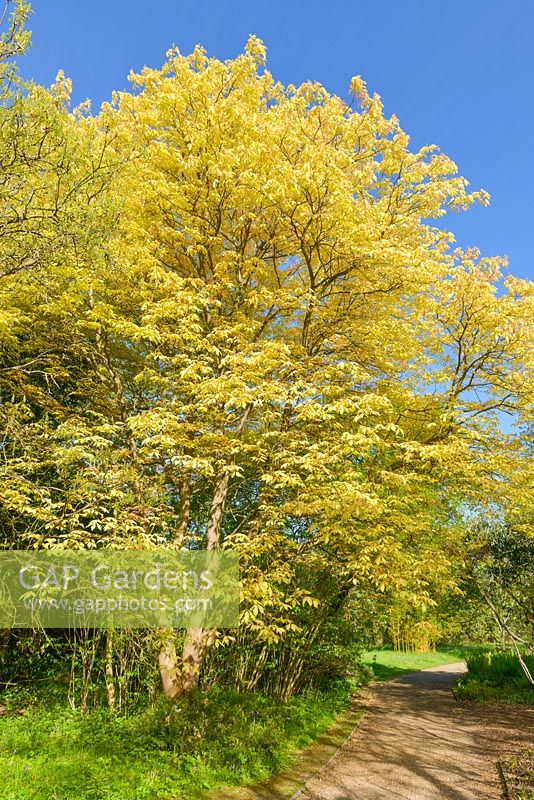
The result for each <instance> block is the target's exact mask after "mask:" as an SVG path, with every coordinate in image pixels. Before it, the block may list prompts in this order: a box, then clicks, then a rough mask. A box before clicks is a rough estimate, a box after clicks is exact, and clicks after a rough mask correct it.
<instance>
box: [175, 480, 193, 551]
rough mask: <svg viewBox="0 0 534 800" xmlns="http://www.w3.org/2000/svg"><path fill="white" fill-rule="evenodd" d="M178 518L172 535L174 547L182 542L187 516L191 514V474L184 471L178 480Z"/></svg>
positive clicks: (186, 525)
mask: <svg viewBox="0 0 534 800" xmlns="http://www.w3.org/2000/svg"><path fill="white" fill-rule="evenodd" d="M178 489H179V493H180V519H179V522H178V527H177V529H176V533H175V535H174V541H173V543H174V545H175V547H182V546H183V544H184V540H185V536H186V534H187V528H188V526H189V516H190V514H191V475H190V474H189V473H186V474H185V475H184V476H183V477H182V478H181V480H180V484H179V487H178Z"/></svg>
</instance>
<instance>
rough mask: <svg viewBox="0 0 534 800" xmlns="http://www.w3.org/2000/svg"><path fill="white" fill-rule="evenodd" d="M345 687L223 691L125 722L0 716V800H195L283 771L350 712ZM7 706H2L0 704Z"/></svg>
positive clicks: (30, 713)
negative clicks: (280, 695) (267, 693)
mask: <svg viewBox="0 0 534 800" xmlns="http://www.w3.org/2000/svg"><path fill="white" fill-rule="evenodd" d="M349 695H350V687H349V686H348V685H346V684H343V683H339V684H337V685H336V686H334V687H331V689H330V690H329V691H327V692H322V693H321V694H318V693H316V694H308V695H306V696H302V697H296V698H293V699H292V700H291V701H290V702H289V703H287V704H286V705H283V706H281V705H280V704H279V703H277V702H276V701H275V700H273V699H272V698H266V697H262V696H260V695H255V694H247V695H243V694H237V693H235V692H231V691H227V690H224V691H223V690H219V691H217V690H215V691H211V692H209V693H202V692H198V693H196V695H194V696H193V697H191V698H188V699H184V700H183V701H182V702H180V703H178V704H176V705H169V704H168V703H165V702H163V701H162V702H160V703H159V704H158V705H157V706H156V707H155V708H154V709H150V710H145V711H142V712H139V713H137V714H135V715H133V716H131V717H126V718H124V717H115V716H113V715H111V714H109V713H108V712H105V711H95V712H91V713H90V714H87V715H83V714H80V713H78V712H73V711H71V710H67V709H66V708H65V705H64V704H61V705H59V704H57V703H56V704H55V705H52V706H51V707H49V708H48V709H46V708H43V707H42V704H40V705H38V706H35V707H31V706H30V707H27V708H26V709H25V711H24V713H21V711H22V710H23V709H18V710H17V709H16V708H15V707H13V706H12V707H11V708H9V707H8V713H7V714H5V715H4V716H1V717H0V785H1V787H2V790H1V797H2V800H125V798H128V800H182V799H185V798H187V800H194V799H195V798H201V797H204V796H205V795H206V793H207V790H208V789H209V788H211V787H213V786H216V785H221V784H225V783H226V784H234V785H236V784H237V785H238V784H245V783H253V782H256V781H259V780H264V779H265V778H266V777H268V776H269V775H270V774H272V773H273V772H275V771H279V770H281V769H283V768H285V767H286V766H288V765H289V764H290V763H291V761H292V758H293V756H294V754H295V752H296V751H297V750H298V749H300V748H302V747H304V746H305V745H307V744H308V743H309V742H311V741H312V740H313V739H315V738H316V737H317V736H318V735H319V734H320V733H321V732H322V731H324V730H325V729H326V728H327V727H328V726H329V725H330V723H331V722H332V720H333V719H334V718H335V717H336V716H337V715H338V714H339V713H340V712H341V711H342V710H344V708H345V707H346V705H347V702H348V699H349ZM1 702H4V700H2V701H0V703H1Z"/></svg>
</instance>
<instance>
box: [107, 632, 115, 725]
mask: <svg viewBox="0 0 534 800" xmlns="http://www.w3.org/2000/svg"><path fill="white" fill-rule="evenodd" d="M104 675H105V679H106V693H107V696H108V707H109V708H110V709H111V710H112V711H115V708H116V706H117V697H116V692H115V673H114V670H113V633H112V631H108V632H107V634H106V644H105V650H104Z"/></svg>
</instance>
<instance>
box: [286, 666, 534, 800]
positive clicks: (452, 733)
mask: <svg viewBox="0 0 534 800" xmlns="http://www.w3.org/2000/svg"><path fill="white" fill-rule="evenodd" d="M463 671H465V665H464V664H463V662H462V663H459V664H449V665H447V666H442V667H435V668H433V669H427V670H423V671H422V672H415V673H412V674H410V675H405V676H404V677H402V678H399V679H397V680H394V681H390V682H388V683H387V684H382V685H380V686H377V687H376V688H375V689H374V691H373V692H372V693H371V696H370V700H369V703H368V705H367V708H366V713H365V717H364V720H363V722H362V723H361V724H360V725H359V726H358V728H356V730H355V731H354V732H353V734H352V735H351V737H350V738H349V740H348V741H347V743H346V744H345V745H344V746H343V747H342V748H341V749H340V750H339V751H338V752H337V753H336V755H335V756H334V757H333V758H332V759H331V760H330V762H329V763H328V764H327V766H326V767H325V768H324V769H323V770H321V772H320V773H319V774H318V775H316V776H315V778H312V780H310V781H309V782H308V783H307V784H306V787H305V789H304V790H303V791H302V792H301V793H300V794H299V795H298V798H299V800H497V799H498V798H502V796H503V794H502V785H501V783H500V778H499V773H498V771H497V766H496V762H497V760H498V759H499V758H500V757H504V756H505V755H507V754H509V753H513V752H516V751H517V750H518V749H520V748H521V747H525V746H532V745H534V718H533V717H534V709H533V708H530V707H517V706H516V707H515V708H507V707H504V706H493V707H485V708H483V707H481V708H480V709H479V708H476V707H472V706H466V705H462V704H460V703H457V702H456V701H455V700H454V697H453V695H452V693H451V691H450V689H451V686H452V685H453V684H454V682H455V680H456V679H457V678H458V676H459V675H460V674H461V673H462V672H463Z"/></svg>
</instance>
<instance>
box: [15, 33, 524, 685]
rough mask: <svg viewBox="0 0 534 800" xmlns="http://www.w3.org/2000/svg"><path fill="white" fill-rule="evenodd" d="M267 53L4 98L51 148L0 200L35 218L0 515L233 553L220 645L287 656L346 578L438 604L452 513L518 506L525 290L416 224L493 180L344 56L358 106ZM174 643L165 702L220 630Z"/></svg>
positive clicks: (346, 591)
mask: <svg viewBox="0 0 534 800" xmlns="http://www.w3.org/2000/svg"><path fill="white" fill-rule="evenodd" d="M264 59H265V52H264V48H263V45H262V43H261V42H260V41H259V40H258V39H256V38H255V37H252V38H251V39H250V40H249V42H248V44H247V47H246V50H245V52H244V53H243V54H242V55H240V56H238V57H237V58H236V59H233V60H231V61H228V62H224V63H223V62H220V61H218V60H216V59H208V58H207V57H206V55H205V53H204V51H203V50H202V49H201V48H196V49H195V51H194V52H193V53H192V54H191V55H190V56H182V55H180V54H179V53H178V52H177V51H174V50H173V51H171V52H169V54H168V60H167V61H166V63H165V64H164V66H163V67H162V69H161V70H151V69H145V70H143V72H142V73H141V75H138V76H133V77H132V81H133V91H132V92H131V93H128V92H124V93H119V94H117V95H116V96H115V98H114V101H113V103H112V104H108V105H105V106H104V107H103V109H102V110H101V112H100V113H99V114H98V115H97V116H96V117H92V116H90V115H88V114H87V113H81V112H80V111H79V112H77V113H76V112H75V113H70V112H69V111H68V110H67V107H66V105H65V100H66V95H67V94H68V92H67V90H68V84H67V83H66V82H65V80H64V78H62V77H60V79H59V82H58V84H57V85H56V87H55V88H54V89H53V90H52V92H45V91H44V90H34V91H33V92H30V93H29V94H28V95H27V96H24V97H21V98H20V99H19V101H18V103H19V108H20V109H21V110H20V111H19V112H18V113H22V114H23V117H24V121H25V125H24V134H20V135H23V136H26V137H29V138H28V140H27V142H26V140H24V141H25V142H26V144H25V147H26V150H28V152H33V151H32V150H31V147H34V146H35V143H38V142H39V141H40V139H39V136H38V135H36V134H35V133H31V131H32V130H34V131H37V132H41V133H42V130H43V128H42V124H43V120H44V121H45V122H46V125H47V126H48V127H47V128H46V136H45V139H44V141H45V143H46V147H48V148H49V149H48V150H47V153H48V156H47V159H46V165H47V166H46V168H45V167H44V166H43V168H42V169H41V168H39V167H37V166H36V164H37V162H31V167H28V168H27V162H28V159H25V160H23V161H22V162H21V163H20V164H19V162H18V161H17V160H15V161H16V169H17V170H18V172H16V173H15V174H16V175H17V176H19V178H18V183H16V185H17V187H20V188H19V190H18V192H19V193H18V194H17V193H15V195H14V198H15V199H14V200H13V201H10V202H13V203H15V202H16V203H18V204H19V205H18V206H17V208H18V207H21V208H23V209H26V208H27V207H29V206H28V202H26V201H25V200H24V198H26V197H30V199H31V202H33V198H34V197H35V196H39V197H40V198H41V199H40V200H39V204H38V205H39V208H40V209H42V208H45V209H48V210H49V211H50V213H48V211H47V213H45V214H44V215H43V214H42V213H41V215H40V216H39V215H38V216H37V217H34V216H33V215H29V216H28V215H27V214H26V212H24V213H21V212H17V215H18V217H21V218H22V219H24V220H26V219H27V220H28V221H27V223H25V227H24V228H23V230H22V232H20V231H19V232H17V233H16V235H15V233H14V234H13V241H14V242H16V249H15V250H14V251H13V252H15V257H13V256H12V255H10V258H11V259H12V261H11V262H10V263H12V267H10V269H9V271H8V274H6V275H5V276H4V280H3V283H0V291H2V292H3V298H4V299H5V308H6V309H8V312H7V313H8V314H10V315H11V316H10V317H9V321H8V324H7V325H6V331H7V333H6V335H5V339H4V344H3V346H4V352H5V357H6V358H7V359H8V361H7V362H6V365H7V369H4V370H3V372H2V373H0V376H2V379H3V380H4V384H3V386H2V392H3V394H2V397H3V400H4V419H5V422H4V431H5V433H4V442H3V445H2V456H3V466H2V470H3V478H4V486H5V489H4V494H3V498H2V505H1V507H0V514H2V519H3V520H4V521H5V522H4V536H5V541H6V543H7V544H13V543H14V542H20V543H23V544H25V545H26V546H38V547H42V546H45V547H116V548H117V547H118V548H130V547H171V548H181V547H188V548H198V547H205V548H207V549H208V550H217V549H219V548H231V549H233V550H235V551H237V552H238V553H239V555H240V559H241V568H242V581H241V590H242V625H243V627H242V631H241V632H240V636H242V639H241V641H245V640H246V641H247V642H248V643H249V644H250V643H252V644H251V646H252V647H254V646H258V647H259V648H260V650H261V652H267V649H268V648H271V650H272V652H275V654H276V658H280V659H283V658H286V656H287V653H288V652H289V645H290V643H291V642H293V644H294V645H295V648H296V647H297V645H298V648H297V649H298V650H299V652H300V653H303V652H304V651H305V650H306V648H307V647H308V649H309V646H311V645H314V646H315V644H314V643H317V642H320V641H322V640H321V636H323V634H324V635H326V633H324V632H325V631H328V630H329V629H330V628H331V624H332V619H333V618H334V616H335V615H337V614H340V613H341V611H342V609H343V608H344V607H345V606H344V604H345V605H346V608H351V607H353V604H354V602H355V601H356V599H357V598H358V597H361V596H362V595H364V594H369V595H372V594H375V595H380V596H389V597H391V602H392V604H399V603H402V604H403V605H404V606H406V607H408V608H411V609H418V608H422V607H423V606H425V605H429V604H432V603H433V602H434V598H435V597H436V596H437V595H439V593H440V592H442V591H444V590H445V589H447V588H449V587H451V586H453V585H454V574H453V571H452V569H451V565H452V564H456V563H457V560H458V553H459V551H460V550H461V548H462V547H463V542H462V525H461V522H462V515H461V509H462V507H465V505H466V504H471V505H473V504H477V503H479V504H483V503H484V501H485V498H486V497H487V496H491V497H492V498H493V502H494V503H497V504H500V505H502V506H503V507H506V506H509V505H510V504H511V503H512V502H514V498H515V497H517V491H516V490H515V489H514V488H513V487H514V486H515V484H516V479H517V476H518V475H520V474H524V465H525V448H524V445H523V443H522V441H521V440H520V439H518V438H514V437H511V436H506V435H504V434H503V433H502V431H501V430H500V429H499V427H498V414H499V413H501V411H502V410H506V411H509V412H510V413H514V414H517V415H519V416H522V417H523V418H526V417H527V416H528V414H529V409H530V408H531V406H532V399H533V398H532V392H533V386H534V382H533V380H532V367H533V361H532V350H531V349H529V348H531V345H532V321H531V320H532V318H533V316H532V305H533V293H532V286H531V285H530V284H528V283H527V282H521V281H517V280H515V279H511V278H510V279H508V281H507V282H506V287H505V288H506V290H507V291H506V293H505V294H503V295H500V294H499V293H498V292H497V285H498V282H499V280H500V269H501V268H502V260H501V259H481V258H480V257H479V254H478V253H476V252H474V251H466V252H462V251H460V250H458V249H453V247H452V237H451V235H450V234H449V233H447V232H446V231H444V230H442V229H441V228H438V227H437V226H435V225H434V224H432V221H433V220H435V219H438V218H440V217H442V216H443V215H444V214H445V213H447V212H448V211H456V210H461V209H465V208H468V207H469V206H470V205H471V204H472V203H474V202H482V203H486V202H487V195H486V194H485V193H484V192H475V193H469V192H468V189H467V182H466V181H465V179H463V178H461V177H459V176H458V175H457V170H456V166H455V165H454V164H453V162H451V161H450V159H448V158H446V156H444V155H443V154H442V153H441V152H440V151H439V150H438V148H436V147H425V148H422V149H421V150H420V151H418V152H415V153H414V152H412V151H411V150H410V147H409V139H408V137H407V136H406V134H405V133H404V132H403V131H402V129H401V127H400V125H399V122H398V120H397V119H396V118H395V117H392V118H390V119H388V118H386V117H384V115H383V109H382V104H381V102H380V98H379V97H378V96H376V95H375V96H373V97H370V96H369V95H368V93H367V91H366V89H365V85H364V84H363V82H362V81H361V79H360V78H354V79H353V81H352V83H351V89H352V93H353V105H352V107H349V106H348V105H346V104H345V103H343V102H342V101H341V100H340V99H339V98H337V97H335V96H332V95H330V94H329V93H328V92H326V90H325V89H324V88H323V87H321V86H320V85H318V84H312V83H306V84H303V85H302V86H300V87H293V86H289V87H283V86H282V85H280V84H279V83H276V82H275V81H274V80H273V78H272V76H271V75H270V73H269V72H268V71H267V70H265V69H264ZM6 119H7V120H8V124H9V125H10V126H11V127H13V126H15V125H16V111H15V107H14V108H13V109H6ZM51 124H52V128H51V129H50V130H49V126H50V125H51ZM32 126H33V128H32ZM6 141H7V139H6ZM48 143H50V144H48ZM6 146H7V145H6ZM19 152H20V149H19V148H17V154H18V153H19ZM38 152H39V153H40V152H42V148H41V149H39V150H38ZM25 170H27V172H25ZM20 176H22V177H20ZM25 192H26V194H25ZM17 198H19V199H17ZM42 198H44V199H45V201H43V199H42ZM58 198H59V200H58ZM30 206H31V203H30ZM9 235H10V234H8V235H7V237H8V236H9ZM5 241H8V238H6V240H5ZM1 246H2V245H0V247H1ZM5 252H6V253H7V252H8V251H7V250H6V251H5ZM9 253H10V254H11V253H12V249H11V248H10V249H9ZM14 276H16V279H15V277H14ZM51 331H52V332H53V333H52V334H51ZM30 453H31V455H30ZM318 575H320V576H324V580H321V581H318V580H317V579H316V578H314V576H318ZM329 626H330V628H329ZM292 637H293V638H292ZM183 639H184V641H183V642H181V640H180V638H179V637H178V636H177V635H176V633H175V632H173V631H163V632H161V648H160V670H161V675H162V679H163V685H164V690H165V692H166V693H167V694H168V695H169V696H171V697H176V696H177V695H179V694H180V693H183V692H187V691H190V690H191V689H192V688H194V687H195V686H196V685H197V683H198V681H199V676H200V672H201V669H202V665H203V663H204V659H205V656H206V653H207V651H208V650H209V648H210V646H211V645H212V644H214V643H217V644H221V643H223V644H224V643H227V642H228V641H230V640H231V639H232V636H231V635H227V636H223V634H222V633H221V632H214V631H206V630H204V629H201V628H197V629H192V630H189V631H187V632H186V633H185V635H184V637H183ZM180 644H181V645H182V652H181V655H178V652H179V645H180ZM286 644H287V645H288V646H287V647H286V646H285V645H286ZM278 645H280V647H278V648H277V646H278ZM247 646H248V645H247ZM299 658H300V656H299ZM299 658H296V659H293V660H291V659H290V661H291V665H292V666H291V669H295V670H296V671H298V670H299V669H300V666H299V665H298V663H297V662H299ZM300 660H301V661H302V659H300ZM280 663H281V662H280ZM284 663H286V666H287V664H289V661H287V659H286V662H284ZM288 668H289V667H288ZM298 679H299V674H297V672H295V675H293V676H290V677H288V680H287V682H286V686H285V687H283V690H282V693H283V694H284V696H287V692H289V691H290V690H291V687H294V686H295V685H297V684H298Z"/></svg>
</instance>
